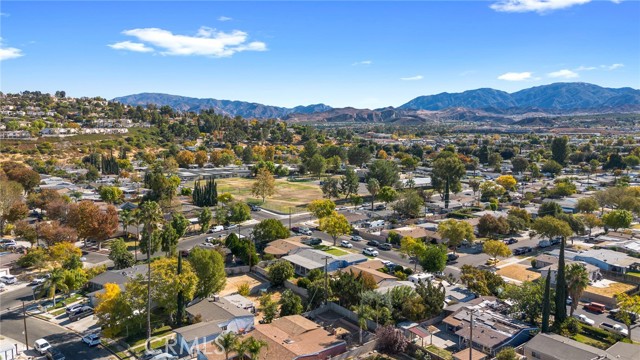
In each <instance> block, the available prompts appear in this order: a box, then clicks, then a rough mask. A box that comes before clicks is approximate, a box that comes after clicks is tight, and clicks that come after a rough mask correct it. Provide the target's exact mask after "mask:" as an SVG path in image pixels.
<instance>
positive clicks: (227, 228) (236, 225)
mask: <svg viewBox="0 0 640 360" xmlns="http://www.w3.org/2000/svg"><path fill="white" fill-rule="evenodd" d="M238 227H239V225H238V224H230V225H227V226H225V227H224V229H225V230H232V229H237V228H238Z"/></svg>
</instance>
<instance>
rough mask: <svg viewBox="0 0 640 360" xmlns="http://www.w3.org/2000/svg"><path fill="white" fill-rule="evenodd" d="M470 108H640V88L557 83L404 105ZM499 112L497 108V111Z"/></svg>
mask: <svg viewBox="0 0 640 360" xmlns="http://www.w3.org/2000/svg"><path fill="white" fill-rule="evenodd" d="M448 107H466V108H472V109H487V110H511V111H514V112H517V111H522V110H531V109H541V110H553V111H579V110H580V111H583V110H605V109H613V108H620V107H625V108H627V110H631V109H635V110H638V109H640V90H636V89H632V88H620V89H612V88H605V87H601V86H598V85H593V84H587V83H555V84H550V85H542V86H536V87H532V88H529V89H524V90H520V91H517V92H514V93H511V94H509V93H507V92H504V91H499V90H495V89H486V88H485V89H477V90H469V91H465V92H462V93H454V94H449V93H441V94H437V95H428V96H419V97H417V98H415V99H413V100H411V101H409V102H407V103H406V104H403V105H401V106H400V108H401V109H407V110H441V109H445V108H448ZM494 112H495V111H494Z"/></svg>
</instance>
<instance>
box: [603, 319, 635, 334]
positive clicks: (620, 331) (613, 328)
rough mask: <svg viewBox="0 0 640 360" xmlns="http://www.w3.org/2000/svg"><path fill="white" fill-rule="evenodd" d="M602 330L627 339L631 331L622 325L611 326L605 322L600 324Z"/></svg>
mask: <svg viewBox="0 0 640 360" xmlns="http://www.w3.org/2000/svg"><path fill="white" fill-rule="evenodd" d="M600 328H601V329H604V330H607V331H608V332H612V333H614V334H618V335H622V336H625V337H626V336H628V335H629V331H628V330H627V329H625V328H624V327H622V325H620V324H609V323H604V322H603V323H602V324H600Z"/></svg>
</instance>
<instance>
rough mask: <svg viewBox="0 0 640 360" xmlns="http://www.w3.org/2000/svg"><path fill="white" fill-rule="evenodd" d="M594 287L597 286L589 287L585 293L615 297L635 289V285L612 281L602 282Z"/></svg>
mask: <svg viewBox="0 0 640 360" xmlns="http://www.w3.org/2000/svg"><path fill="white" fill-rule="evenodd" d="M594 285H595V286H591V285H589V286H587V289H586V290H585V291H586V292H589V293H592V294H598V295H603V296H608V297H613V296H615V295H618V294H620V293H622V292H627V291H629V290H631V289H633V288H634V287H635V286H633V285H629V284H623V283H619V282H615V281H610V280H600V281H598V282H597V283H595V284H594Z"/></svg>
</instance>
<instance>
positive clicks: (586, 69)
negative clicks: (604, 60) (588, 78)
mask: <svg viewBox="0 0 640 360" xmlns="http://www.w3.org/2000/svg"><path fill="white" fill-rule="evenodd" d="M595 69H597V67H595V66H582V65H581V66H578V67H577V68H575V69H574V71H591V70H595Z"/></svg>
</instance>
